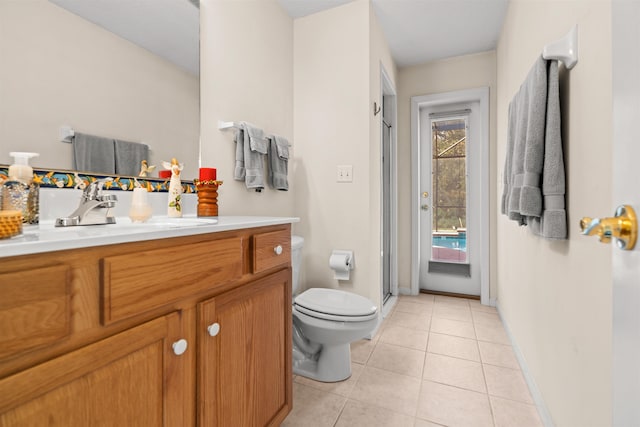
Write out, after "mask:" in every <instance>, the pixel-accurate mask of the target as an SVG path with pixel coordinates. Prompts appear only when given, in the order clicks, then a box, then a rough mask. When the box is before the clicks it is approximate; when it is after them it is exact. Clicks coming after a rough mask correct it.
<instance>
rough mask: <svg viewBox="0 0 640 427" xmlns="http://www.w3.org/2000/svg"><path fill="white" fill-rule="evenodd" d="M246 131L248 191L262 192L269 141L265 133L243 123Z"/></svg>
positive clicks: (245, 178) (244, 148)
mask: <svg viewBox="0 0 640 427" xmlns="http://www.w3.org/2000/svg"><path fill="white" fill-rule="evenodd" d="M240 126H241V127H242V128H243V130H244V146H243V150H244V168H245V177H244V182H245V185H246V186H247V188H248V189H253V190H256V191H258V192H259V191H262V189H263V188H264V172H263V167H264V166H263V165H264V155H265V154H267V140H266V139H265V137H264V132H263V131H262V129H259V128H257V127H255V126H253V125H251V124H249V123H246V122H242V123H241V124H240Z"/></svg>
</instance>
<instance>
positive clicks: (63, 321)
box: [0, 265, 71, 358]
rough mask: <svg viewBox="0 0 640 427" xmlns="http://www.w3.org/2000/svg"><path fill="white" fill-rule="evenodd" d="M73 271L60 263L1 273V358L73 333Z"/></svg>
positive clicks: (50, 342)
mask: <svg viewBox="0 0 640 427" xmlns="http://www.w3.org/2000/svg"><path fill="white" fill-rule="evenodd" d="M70 272H71V268H70V267H69V266H66V265H58V266H51V267H42V268H35V269H33V270H28V271H26V270H23V271H19V272H9V273H2V274H0V293H1V294H2V297H1V298H0V358H4V357H6V356H9V355H12V354H19V353H21V352H23V351H25V350H30V349H33V348H36V347H41V346H44V345H47V344H53V343H54V342H57V341H59V340H60V339H62V338H64V337H66V336H68V335H69V334H70V332H71V282H70V281H71V273H70Z"/></svg>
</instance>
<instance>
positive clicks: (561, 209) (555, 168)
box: [534, 61, 567, 239]
mask: <svg viewBox="0 0 640 427" xmlns="http://www.w3.org/2000/svg"><path fill="white" fill-rule="evenodd" d="M542 195H543V197H544V201H543V204H544V210H543V212H542V216H541V217H540V218H536V219H535V220H534V223H535V222H539V227H535V228H534V232H535V231H536V229H538V230H539V231H538V234H540V235H542V237H545V238H547V239H566V238H567V212H566V210H565V200H564V196H565V171H564V156H563V152H562V137H561V118H560V88H559V82H558V62H557V61H549V77H548V94H547V114H546V129H545V142H544V166H543V172H542Z"/></svg>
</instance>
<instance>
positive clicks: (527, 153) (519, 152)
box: [509, 56, 547, 221]
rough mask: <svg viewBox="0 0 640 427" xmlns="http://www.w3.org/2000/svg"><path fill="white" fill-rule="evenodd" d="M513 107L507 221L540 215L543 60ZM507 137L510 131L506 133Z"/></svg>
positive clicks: (545, 66) (543, 98)
mask: <svg viewBox="0 0 640 427" xmlns="http://www.w3.org/2000/svg"><path fill="white" fill-rule="evenodd" d="M512 102H514V103H515V104H516V115H515V132H514V137H515V140H514V141H513V143H514V147H513V159H512V162H513V163H512V170H511V174H512V175H511V177H512V178H511V194H510V196H509V218H511V219H513V220H516V221H518V220H521V218H520V217H522V216H533V217H539V216H540V215H541V214H542V193H541V189H540V184H541V182H540V176H541V174H542V165H543V161H544V136H545V111H546V104H547V61H546V60H544V59H543V58H542V56H540V57H539V58H538V60H537V61H536V62H535V64H534V66H533V68H532V69H531V71H529V74H528V75H527V78H526V80H525V81H524V83H523V84H522V86H521V87H520V90H519V91H518V93H517V94H516V96H515V97H514V99H513V101H512ZM509 134H511V132H509Z"/></svg>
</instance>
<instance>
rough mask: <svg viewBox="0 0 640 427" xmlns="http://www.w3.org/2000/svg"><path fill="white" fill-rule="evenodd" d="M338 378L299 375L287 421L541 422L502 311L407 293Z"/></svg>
mask: <svg viewBox="0 0 640 427" xmlns="http://www.w3.org/2000/svg"><path fill="white" fill-rule="evenodd" d="M351 360H352V375H351V378H349V379H348V380H345V381H342V382H339V383H320V382H317V381H313V380H310V379H307V378H304V377H300V376H295V377H294V380H293V411H292V412H291V413H290V414H289V416H288V417H287V419H286V420H285V421H284V423H283V424H282V425H283V426H304V427H312V426H317V427H323V426H329V427H331V426H340V427H343V426H344V427H346V426H348V427H357V426H366V427H373V426H381V427H382V426H389V427H403V426H408V427H409V426H415V427H426V426H473V427H482V426H495V427H512V426H513V427H528V426H531V427H539V426H542V423H541V421H540V418H539V416H538V413H537V411H536V407H535V406H534V405H533V400H532V398H531V395H530V393H529V389H528V387H527V384H526V382H525V380H524V378H523V376H522V373H521V371H520V367H519V365H518V362H517V361H516V358H515V355H514V354H513V351H512V349H511V345H510V343H509V340H508V338H507V334H506V333H505V331H504V328H503V326H502V323H501V321H500V318H499V317H498V314H497V312H496V310H495V309H494V308H492V307H486V306H482V305H480V303H479V302H478V301H476V300H467V299H462V298H452V297H444V296H434V295H427V294H420V295H418V296H415V297H409V296H401V297H399V299H398V302H397V304H396V306H395V308H394V309H393V311H392V312H391V314H390V315H389V316H387V318H386V319H385V321H384V322H383V324H382V326H381V328H380V330H379V331H378V333H377V334H376V336H375V337H374V338H373V339H372V340H362V341H358V342H356V343H354V344H352V346H351Z"/></svg>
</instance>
